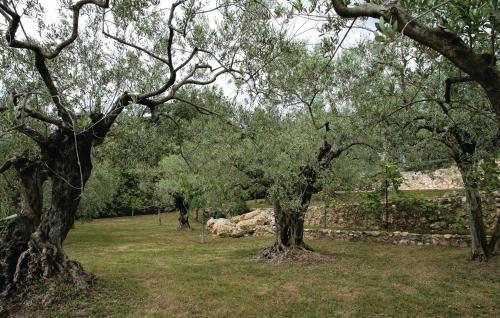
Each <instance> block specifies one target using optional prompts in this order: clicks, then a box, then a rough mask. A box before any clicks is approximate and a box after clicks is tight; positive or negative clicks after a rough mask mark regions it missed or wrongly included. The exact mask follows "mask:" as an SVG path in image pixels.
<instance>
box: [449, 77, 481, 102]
mask: <svg viewBox="0 0 500 318" xmlns="http://www.w3.org/2000/svg"><path fill="white" fill-rule="evenodd" d="M473 81H474V80H473V79H472V77H470V76H464V77H452V78H448V79H447V80H446V89H445V93H444V101H445V102H446V103H447V104H449V103H450V102H451V86H452V85H453V84H457V83H466V82H473Z"/></svg>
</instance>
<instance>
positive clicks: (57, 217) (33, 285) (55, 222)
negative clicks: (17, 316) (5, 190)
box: [0, 133, 93, 303]
mask: <svg viewBox="0 0 500 318" xmlns="http://www.w3.org/2000/svg"><path fill="white" fill-rule="evenodd" d="M92 138H93V137H92V136H91V135H90V134H83V135H79V136H77V138H76V140H75V139H74V138H73V136H72V135H69V134H68V135H64V134H63V133H61V134H57V135H54V137H53V138H51V139H50V142H48V143H46V144H44V145H42V147H41V150H42V153H41V160H40V161H41V164H42V165H43V166H44V168H46V171H47V175H48V176H49V177H50V178H51V179H52V200H51V203H50V207H49V209H48V210H47V211H44V212H43V214H42V187H41V184H42V179H40V177H39V176H38V175H39V171H38V169H34V170H33V169H32V170H28V169H25V170H24V172H25V173H24V174H21V173H19V175H20V179H21V184H22V187H21V194H22V198H23V211H22V213H21V217H20V218H19V219H18V220H16V224H18V225H16V227H15V231H14V232H12V233H11V234H9V233H8V234H9V236H7V237H6V238H4V239H3V240H2V245H1V248H0V255H2V256H4V255H8V256H9V257H8V262H6V264H7V266H6V268H2V276H4V277H5V279H6V280H7V282H8V284H9V292H8V293H5V296H7V297H8V296H14V297H12V299H9V300H10V301H11V302H15V301H16V298H17V297H16V296H18V297H20V296H24V295H29V294H31V293H32V292H35V293H37V294H40V291H41V290H42V291H44V293H43V294H44V298H43V299H41V300H42V302H45V303H47V302H51V301H52V296H53V294H54V293H56V292H61V290H65V289H68V290H71V291H82V290H86V289H87V288H88V287H89V284H90V282H91V278H92V277H91V275H89V274H87V273H85V271H84V270H83V269H82V267H81V266H80V264H79V263H77V262H74V261H70V260H69V259H68V258H67V256H66V255H65V253H64V251H63V248H62V246H63V242H64V240H65V238H66V236H67V235H68V232H69V231H70V229H71V228H72V227H73V224H74V220H75V215H76V212H77V208H78V204H79V202H80V199H81V195H82V192H83V187H84V185H85V183H86V182H87V180H88V178H89V177H90V173H91V169H92V164H91V161H90V151H91V148H92ZM40 216H41V217H40Z"/></svg>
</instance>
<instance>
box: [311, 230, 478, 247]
mask: <svg viewBox="0 0 500 318" xmlns="http://www.w3.org/2000/svg"><path fill="white" fill-rule="evenodd" d="M304 235H305V236H306V237H307V238H312V239H318V238H326V239H332V240H339V241H347V242H355V241H363V242H376V243H385V244H394V245H419V246H422V245H438V246H455V247H467V246H470V241H471V240H470V235H458V234H417V233H409V232H383V231H347V230H331V229H305V230H304Z"/></svg>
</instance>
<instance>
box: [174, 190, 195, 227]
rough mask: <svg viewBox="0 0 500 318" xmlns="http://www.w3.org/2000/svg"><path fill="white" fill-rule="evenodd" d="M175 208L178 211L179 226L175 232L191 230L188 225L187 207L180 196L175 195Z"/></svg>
mask: <svg viewBox="0 0 500 318" xmlns="http://www.w3.org/2000/svg"><path fill="white" fill-rule="evenodd" d="M174 200H175V207H176V209H178V210H179V224H178V225H177V230H179V231H185V230H188V229H190V228H191V225H189V206H188V203H187V202H186V200H185V199H184V197H183V196H182V195H175V196H174Z"/></svg>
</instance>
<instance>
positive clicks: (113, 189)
mask: <svg viewBox="0 0 500 318" xmlns="http://www.w3.org/2000/svg"><path fill="white" fill-rule="evenodd" d="M120 184H121V180H120V176H119V174H118V173H117V172H116V171H113V169H112V168H111V167H109V166H106V165H103V164H100V163H97V164H94V169H93V171H92V175H91V177H90V179H89V181H88V182H87V185H86V186H85V190H84V192H83V196H82V199H81V203H80V205H79V207H78V217H79V218H80V219H81V220H86V219H91V218H96V217H98V216H104V215H106V216H109V215H110V211H107V210H106V208H108V207H109V206H110V205H111V203H112V201H113V199H114V198H115V196H116V195H117V193H118V187H119V186H120Z"/></svg>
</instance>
